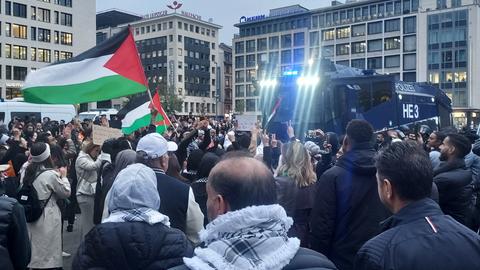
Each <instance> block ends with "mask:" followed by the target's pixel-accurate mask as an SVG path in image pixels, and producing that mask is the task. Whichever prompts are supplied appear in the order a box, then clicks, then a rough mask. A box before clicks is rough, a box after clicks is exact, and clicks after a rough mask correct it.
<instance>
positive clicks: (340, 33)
mask: <svg viewBox="0 0 480 270" xmlns="http://www.w3.org/2000/svg"><path fill="white" fill-rule="evenodd" d="M349 37H350V27H342V28H337V39H342V38H349Z"/></svg>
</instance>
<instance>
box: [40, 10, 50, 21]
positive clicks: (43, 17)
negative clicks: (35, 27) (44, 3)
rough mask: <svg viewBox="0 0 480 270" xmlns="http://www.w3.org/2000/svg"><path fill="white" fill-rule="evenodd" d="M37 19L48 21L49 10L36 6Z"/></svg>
mask: <svg viewBox="0 0 480 270" xmlns="http://www.w3.org/2000/svg"><path fill="white" fill-rule="evenodd" d="M37 20H38V21H41V22H46V23H49V22H50V10H49V9H45V8H38V12H37Z"/></svg>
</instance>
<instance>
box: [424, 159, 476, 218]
mask: <svg viewBox="0 0 480 270" xmlns="http://www.w3.org/2000/svg"><path fill="white" fill-rule="evenodd" d="M433 174H434V178H433V181H434V182H435V184H436V185H437V188H438V195H439V196H438V197H439V204H440V208H442V211H443V212H444V213H445V214H446V215H450V216H452V217H453V218H454V219H455V220H457V221H458V222H460V223H462V224H464V225H467V223H468V219H469V217H470V215H471V211H472V207H473V202H472V198H473V178H472V171H471V170H470V169H467V168H466V166H465V161H464V160H463V159H457V160H454V161H451V162H448V163H447V162H446V163H442V164H440V165H439V166H438V167H437V168H435V170H434V171H433Z"/></svg>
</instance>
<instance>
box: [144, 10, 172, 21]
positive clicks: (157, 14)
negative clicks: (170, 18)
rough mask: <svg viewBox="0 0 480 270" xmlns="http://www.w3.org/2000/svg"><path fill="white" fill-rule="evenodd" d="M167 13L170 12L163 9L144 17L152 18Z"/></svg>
mask: <svg viewBox="0 0 480 270" xmlns="http://www.w3.org/2000/svg"><path fill="white" fill-rule="evenodd" d="M167 14H168V12H167V11H166V10H162V11H158V12H153V13H150V14H147V15H144V16H143V18H144V19H152V18H157V17H162V16H165V15H167Z"/></svg>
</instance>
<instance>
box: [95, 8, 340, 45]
mask: <svg viewBox="0 0 480 270" xmlns="http://www.w3.org/2000/svg"><path fill="white" fill-rule="evenodd" d="M177 1H178V2H180V3H182V4H183V6H182V8H181V9H180V10H184V11H188V12H192V13H195V14H198V15H200V16H202V19H203V20H208V19H209V18H212V19H213V22H214V23H216V24H219V25H222V26H223V29H221V30H220V41H221V42H224V43H227V44H229V45H231V43H232V38H233V34H234V33H237V32H238V31H237V30H238V28H236V27H234V26H233V25H234V24H235V23H237V22H238V21H239V19H240V17H241V16H247V17H249V16H255V15H262V14H265V15H268V11H269V10H270V9H271V8H278V7H283V6H289V5H295V4H300V5H302V6H304V7H306V8H309V9H313V8H319V7H323V6H327V5H329V4H330V2H331V0H183V1H181V0H180V1H179V0H177ZM171 3H173V0H172V1H165V0H97V11H104V10H107V9H111V8H116V9H120V10H124V11H129V12H132V13H135V14H138V15H143V14H147V13H151V12H155V11H161V10H166V9H167V5H170V4H171Z"/></svg>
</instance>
